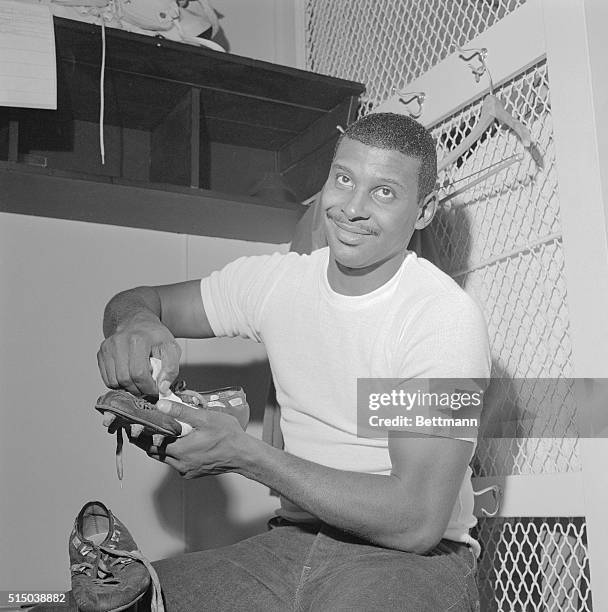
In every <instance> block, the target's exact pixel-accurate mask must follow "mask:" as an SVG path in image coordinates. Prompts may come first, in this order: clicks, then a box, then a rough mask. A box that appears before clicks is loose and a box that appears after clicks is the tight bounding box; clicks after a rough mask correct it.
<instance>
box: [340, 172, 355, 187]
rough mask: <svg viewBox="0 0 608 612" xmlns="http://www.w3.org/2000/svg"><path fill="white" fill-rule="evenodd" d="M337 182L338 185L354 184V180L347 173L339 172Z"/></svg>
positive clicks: (348, 185) (347, 185)
mask: <svg viewBox="0 0 608 612" xmlns="http://www.w3.org/2000/svg"><path fill="white" fill-rule="evenodd" d="M336 183H338V185H341V186H342V187H350V186H351V185H352V184H353V182H352V181H351V180H350V177H349V176H346V174H337V175H336Z"/></svg>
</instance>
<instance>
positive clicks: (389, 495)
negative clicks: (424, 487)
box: [235, 437, 441, 553]
mask: <svg viewBox="0 0 608 612" xmlns="http://www.w3.org/2000/svg"><path fill="white" fill-rule="evenodd" d="M242 439H244V438H242ZM246 446H247V450H246V451H245V452H242V453H241V454H240V460H237V462H238V463H239V464H240V465H239V467H238V468H237V469H236V470H235V471H237V472H239V473H240V474H242V475H243V476H245V477H247V478H251V479H253V480H256V481H258V482H261V483H262V484H265V485H267V486H269V487H271V488H272V489H275V490H276V491H278V492H279V493H281V494H282V495H283V496H284V497H286V498H287V499H289V500H290V501H292V502H293V503H295V504H296V505H297V506H299V507H300V508H302V509H303V510H306V511H307V512H309V513H310V514H312V515H314V516H316V517H318V518H319V519H321V520H322V521H324V522H326V523H328V524H330V525H333V526H335V527H338V528H339V529H343V530H344V531H348V532H350V533H354V534H356V535H358V536H359V537H362V538H364V539H367V540H369V541H370V542H373V543H375V544H378V545H380V546H384V547H387V548H396V549H400V550H407V551H409V552H418V553H423V552H426V551H427V550H429V549H430V548H432V546H433V545H434V544H435V543H436V541H438V539H439V538H440V537H441V536H439V537H437V534H435V533H433V531H434V530H433V529H431V528H429V524H430V523H432V522H433V521H432V520H431V521H429V520H428V519H429V517H428V516H427V513H426V512H424V510H423V507H424V504H423V502H421V500H420V499H419V496H413V495H408V494H407V492H406V487H405V486H404V483H403V482H402V481H400V480H399V479H398V478H397V477H396V476H393V475H390V476H388V475H387V476H382V475H375V474H362V473H358V472H349V471H344V470H337V469H333V468H328V467H326V466H323V465H319V464H317V463H313V462H311V461H307V460H305V459H301V458H299V457H295V456H293V455H290V454H289V453H286V452H284V451H281V450H278V449H276V448H273V447H270V446H268V445H266V444H264V443H262V442H260V441H259V440H255V439H253V438H251V437H250V439H249V441H248V443H246ZM243 458H246V459H245V460H243Z"/></svg>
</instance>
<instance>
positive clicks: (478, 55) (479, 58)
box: [456, 47, 494, 93]
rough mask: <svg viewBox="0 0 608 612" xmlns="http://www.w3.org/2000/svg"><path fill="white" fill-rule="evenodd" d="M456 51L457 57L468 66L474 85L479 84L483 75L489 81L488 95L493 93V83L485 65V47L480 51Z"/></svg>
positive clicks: (486, 54) (457, 48) (458, 49)
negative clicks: (486, 76)
mask: <svg viewBox="0 0 608 612" xmlns="http://www.w3.org/2000/svg"><path fill="white" fill-rule="evenodd" d="M456 51H457V52H458V57H460V59H462V60H464V61H465V62H467V63H468V64H469V67H470V68H471V72H472V73H473V76H474V77H475V82H476V83H479V81H480V80H481V77H482V76H484V74H487V75H488V79H489V80H490V93H494V82H493V81H492V75H491V74H490V71H489V70H488V66H487V64H486V59H487V58H488V50H487V49H486V48H485V47H482V48H481V49H463V48H462V47H456ZM475 61H476V62H477V63H476V64H475V63H474V62H475Z"/></svg>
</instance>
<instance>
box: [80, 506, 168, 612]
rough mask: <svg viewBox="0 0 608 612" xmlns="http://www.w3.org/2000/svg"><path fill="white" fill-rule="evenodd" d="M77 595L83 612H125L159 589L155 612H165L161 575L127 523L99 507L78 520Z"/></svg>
mask: <svg viewBox="0 0 608 612" xmlns="http://www.w3.org/2000/svg"><path fill="white" fill-rule="evenodd" d="M68 550H69V554H70V572H71V575H72V594H73V596H74V599H75V600H76V602H77V604H78V608H79V610H80V612H119V610H126V609H127V608H129V607H130V606H132V605H133V604H134V603H135V602H137V601H139V600H140V599H141V598H142V597H143V596H144V595H145V593H146V591H147V590H148V587H149V585H150V581H152V585H153V594H152V610H153V611H156V612H163V610H164V608H163V602H162V597H161V594H160V583H159V580H158V576H157V574H156V571H155V570H154V568H153V567H152V564H151V563H150V561H148V560H147V559H146V558H145V557H144V556H143V555H142V553H141V551H140V550H139V549H138V548H137V544H135V541H134V540H133V538H132V537H131V534H130V533H129V531H128V530H127V528H126V527H125V526H124V525H123V524H122V522H121V521H120V520H119V519H118V518H117V517H115V516H114V515H113V514H112V512H111V511H110V510H108V508H107V507H106V506H105V505H104V504H102V503H101V502H99V501H90V502H87V503H86V504H85V505H84V506H83V507H82V509H81V510H80V512H79V513H78V516H77V517H76V521H75V523H74V529H73V530H72V533H71V534H70V541H69V544H68Z"/></svg>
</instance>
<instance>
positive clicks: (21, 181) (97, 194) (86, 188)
mask: <svg viewBox="0 0 608 612" xmlns="http://www.w3.org/2000/svg"><path fill="white" fill-rule="evenodd" d="M0 212H8V213H16V214H22V215H34V216H39V217H50V218H56V219H69V220H72V221H86V222H88V223H103V224H108V225H119V226H124V227H135V228H142V229H152V230H158V231H165V232H175V233H178V234H189V235H200V236H214V237H218V238H234V239H237V240H251V241H255V242H268V243H274V244H282V243H286V242H290V241H291V238H292V236H293V232H294V229H295V226H296V223H297V222H298V220H299V218H300V217H301V215H302V214H303V213H304V207H303V206H301V205H299V204H291V203H286V202H271V201H268V200H260V199H259V198H252V197H245V196H228V195H226V194H222V193H216V192H212V191H208V190H204V189H191V188H188V187H179V186H175V185H150V184H145V183H141V182H139V183H138V182H134V181H126V180H124V179H112V178H108V177H98V176H86V175H78V174H74V173H69V172H65V171H52V170H47V169H43V168H33V167H28V166H24V165H23V164H15V163H11V162H0Z"/></svg>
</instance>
